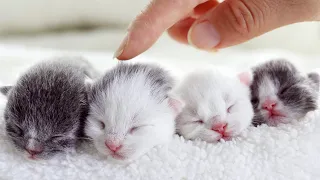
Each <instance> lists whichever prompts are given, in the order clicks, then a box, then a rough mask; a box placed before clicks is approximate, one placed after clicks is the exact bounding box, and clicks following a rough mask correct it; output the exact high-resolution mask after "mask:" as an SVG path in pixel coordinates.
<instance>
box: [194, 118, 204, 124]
mask: <svg viewBox="0 0 320 180" xmlns="http://www.w3.org/2000/svg"><path fill="white" fill-rule="evenodd" d="M193 123H197V124H203V123H204V122H203V120H201V119H199V120H197V121H193Z"/></svg>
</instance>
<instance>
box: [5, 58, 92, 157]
mask: <svg viewBox="0 0 320 180" xmlns="http://www.w3.org/2000/svg"><path fill="white" fill-rule="evenodd" d="M96 75H97V73H96V72H95V71H94V70H93V68H92V67H91V66H90V64H89V63H88V62H87V61H86V60H84V59H81V58H78V57H74V58H73V57H60V58H52V59H50V60H47V61H43V62H40V63H38V64H36V65H34V66H32V67H31V68H30V69H28V70H27V71H26V72H25V73H24V74H23V75H22V76H21V77H20V78H19V79H18V81H17V83H16V84H15V85H14V86H13V87H10V86H5V87H2V88H1V92H2V93H3V94H5V95H7V98H8V102H7V105H6V108H5V112H4V117H5V122H6V132H7V135H8V136H9V138H10V139H11V140H12V141H13V143H14V145H15V146H16V147H17V149H18V150H20V151H22V152H23V153H24V154H25V155H26V156H28V157H30V154H28V153H27V151H26V149H34V150H38V151H42V152H41V153H39V154H37V155H35V156H33V157H32V158H49V157H51V156H52V155H55V154H56V153H57V152H61V151H69V150H73V148H74V147H75V143H76V141H77V138H78V137H79V136H80V135H81V134H82V131H83V126H84V121H85V117H86V115H87V113H88V103H87V94H86V87H85V78H86V76H88V77H90V78H94V77H95V76H96Z"/></svg>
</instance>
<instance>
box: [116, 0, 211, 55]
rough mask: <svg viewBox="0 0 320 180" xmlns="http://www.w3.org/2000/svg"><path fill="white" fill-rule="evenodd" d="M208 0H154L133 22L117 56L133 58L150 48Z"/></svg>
mask: <svg viewBox="0 0 320 180" xmlns="http://www.w3.org/2000/svg"><path fill="white" fill-rule="evenodd" d="M206 1H208V0H153V1H152V2H151V3H150V4H149V6H147V8H146V9H145V11H143V12H142V13H141V14H140V15H139V16H137V18H136V19H135V20H134V21H133V22H132V25H131V26H130V27H129V30H128V33H127V35H126V37H125V38H124V40H123V42H122V43H121V45H120V47H119V49H118V51H117V52H116V54H115V57H116V58H117V59H119V60H128V59H131V58H133V57H135V56H137V55H139V54H141V53H143V52H144V51H146V50H147V49H149V48H150V47H151V46H152V45H153V44H154V43H155V42H156V41H157V40H158V38H159V37H160V36H161V34H162V33H163V32H164V31H166V30H167V29H168V28H169V27H171V26H173V25H174V24H175V23H176V22H178V21H179V20H181V19H182V18H184V17H185V16H186V15H187V14H188V13H190V12H191V11H192V10H193V8H195V7H196V6H197V5H199V4H202V3H204V2H206Z"/></svg>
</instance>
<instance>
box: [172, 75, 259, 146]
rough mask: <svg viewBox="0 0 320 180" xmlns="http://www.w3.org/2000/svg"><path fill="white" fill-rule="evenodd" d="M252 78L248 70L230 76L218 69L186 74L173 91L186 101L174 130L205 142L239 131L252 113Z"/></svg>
mask: <svg viewBox="0 0 320 180" xmlns="http://www.w3.org/2000/svg"><path fill="white" fill-rule="evenodd" d="M251 79H252V77H251V74H250V73H246V72H245V73H241V74H239V75H238V76H236V75H234V76H233V75H230V74H226V73H225V72H224V73H222V72H221V71H219V70H218V69H210V70H199V71H198V72H194V73H191V74H189V75H188V76H187V77H186V78H185V80H184V81H183V82H182V84H181V86H179V88H178V89H177V91H176V92H177V93H178V95H179V96H180V97H181V99H182V101H184V102H185V107H184V109H183V110H182V112H181V113H180V115H179V116H178V117H177V119H176V128H177V132H178V133H179V134H180V135H182V136H184V137H185V138H186V139H201V140H204V141H207V142H216V141H218V140H220V139H221V138H223V139H230V138H231V137H233V136H236V135H239V134H240V133H241V132H242V131H243V130H244V129H246V128H247V127H248V126H249V125H250V124H251V120H252V117H253V109H252V106H251V104H250V91H249V84H250V83H251Z"/></svg>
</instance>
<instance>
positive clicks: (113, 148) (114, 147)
mask: <svg viewBox="0 0 320 180" xmlns="http://www.w3.org/2000/svg"><path fill="white" fill-rule="evenodd" d="M105 145H106V146H107V148H108V149H110V150H111V151H113V152H116V151H118V150H119V149H120V148H121V147H122V145H116V144H114V143H107V141H106V142H105Z"/></svg>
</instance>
